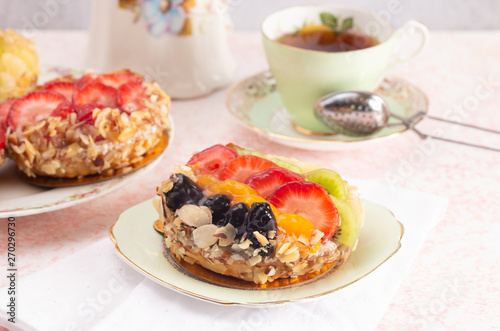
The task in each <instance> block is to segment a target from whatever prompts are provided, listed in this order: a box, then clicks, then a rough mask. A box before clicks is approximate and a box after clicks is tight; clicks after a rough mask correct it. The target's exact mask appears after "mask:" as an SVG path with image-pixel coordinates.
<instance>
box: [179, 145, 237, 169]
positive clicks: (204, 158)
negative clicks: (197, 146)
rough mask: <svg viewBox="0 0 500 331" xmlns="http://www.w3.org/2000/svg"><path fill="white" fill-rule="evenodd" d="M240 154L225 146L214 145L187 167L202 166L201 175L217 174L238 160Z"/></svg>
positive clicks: (193, 158)
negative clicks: (228, 164)
mask: <svg viewBox="0 0 500 331" xmlns="http://www.w3.org/2000/svg"><path fill="white" fill-rule="evenodd" d="M237 156H238V154H236V152H235V151H233V150H232V149H231V148H229V147H226V146H224V145H214V146H212V147H209V148H207V149H205V150H203V151H201V152H199V153H196V154H195V155H193V156H192V157H191V159H189V161H188V162H187V165H195V164H197V163H199V164H200V168H199V169H198V173H199V174H217V173H219V171H220V170H221V169H222V168H223V167H224V166H225V165H226V163H228V162H229V161H231V160H233V159H234V158H236V157H237Z"/></svg>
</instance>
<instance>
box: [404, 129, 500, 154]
mask: <svg viewBox="0 0 500 331" xmlns="http://www.w3.org/2000/svg"><path fill="white" fill-rule="evenodd" d="M411 129H412V130H413V131H414V132H415V133H417V134H418V135H419V136H420V138H422V139H426V138H432V139H437V140H441V141H446V142H449V143H454V144H460V145H465V146H469V147H476V148H482V149H486V150H489V151H494V152H500V149H499V148H494V147H488V146H483V145H476V144H471V143H468V142H465V141H459V140H453V139H448V138H443V137H438V136H433V135H430V134H426V133H422V132H420V131H419V130H417V129H415V128H411Z"/></svg>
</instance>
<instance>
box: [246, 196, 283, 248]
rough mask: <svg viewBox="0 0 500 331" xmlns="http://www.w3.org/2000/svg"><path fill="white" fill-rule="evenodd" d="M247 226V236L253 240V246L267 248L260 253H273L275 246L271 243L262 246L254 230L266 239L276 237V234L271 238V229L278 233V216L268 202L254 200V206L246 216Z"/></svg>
mask: <svg viewBox="0 0 500 331" xmlns="http://www.w3.org/2000/svg"><path fill="white" fill-rule="evenodd" d="M246 227H247V233H248V234H247V236H248V238H249V239H250V240H251V241H252V245H251V246H252V247H253V248H255V249H257V248H265V251H264V250H262V251H261V252H260V255H263V256H266V255H269V254H271V253H272V251H273V247H272V245H271V244H270V243H268V244H267V245H264V246H262V244H261V243H260V242H259V240H258V239H257V238H256V237H255V235H254V232H255V231H257V232H259V233H260V234H261V235H263V236H264V237H266V239H275V238H276V235H274V236H273V238H269V237H268V235H269V231H274V232H275V234H276V218H275V217H274V214H273V211H272V209H271V206H270V205H269V204H268V203H267V202H254V203H253V204H252V207H251V208H250V210H249V211H248V214H247V218H246Z"/></svg>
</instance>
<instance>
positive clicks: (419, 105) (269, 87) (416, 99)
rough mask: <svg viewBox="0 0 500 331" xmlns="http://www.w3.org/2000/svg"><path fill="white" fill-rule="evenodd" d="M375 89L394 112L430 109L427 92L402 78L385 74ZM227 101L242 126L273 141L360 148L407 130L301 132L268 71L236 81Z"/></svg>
mask: <svg viewBox="0 0 500 331" xmlns="http://www.w3.org/2000/svg"><path fill="white" fill-rule="evenodd" d="M375 92H376V93H378V94H379V95H381V96H382V97H383V98H384V99H385V101H386V102H387V103H388V104H389V107H390V109H391V112H393V113H394V114H397V115H400V116H402V117H411V116H413V115H415V114H416V113H418V112H427V108H428V100H427V97H426V96H425V94H424V93H423V92H422V91H421V90H419V89H418V88H417V87H415V86H413V85H412V84H410V83H408V82H406V81H404V80H402V79H400V78H397V77H386V78H384V80H383V81H382V83H381V84H380V86H379V87H378V88H377V90H376V91H375ZM226 105H227V108H228V109H229V112H230V113H231V114H233V115H234V116H235V118H236V119H237V120H238V122H239V123H240V124H242V125H243V126H245V127H247V128H250V129H252V130H253V131H255V132H257V133H259V134H261V135H263V136H264V137H266V138H267V139H269V140H271V141H273V142H276V143H279V144H283V145H286V146H290V147H295V148H301V149H308V150H317V151H334V150H347V149H353V148H361V147H365V146H368V145H371V144H372V143H376V142H382V141H385V140H387V139H390V138H394V137H396V136H398V135H399V134H401V133H403V132H405V131H406V130H407V128H406V127H405V126H404V125H401V126H393V127H387V128H383V129H382V130H380V131H378V132H375V133H373V134H371V135H368V136H364V137H348V136H344V135H341V134H338V135H314V134H304V133H300V132H298V131H296V130H295V129H294V128H293V124H292V121H291V119H290V116H289V114H288V112H287V110H286V108H285V107H284V106H283V104H282V101H281V98H280V96H279V94H278V91H277V89H276V80H275V79H274V77H273V76H272V74H271V72H269V71H264V72H261V73H258V74H256V75H254V76H251V77H248V78H246V79H244V80H242V81H240V82H238V83H236V84H235V85H234V86H233V87H232V88H231V89H230V91H229V93H228V96H227V100H226ZM311 111H312V110H311ZM389 123H397V120H395V119H390V120H389Z"/></svg>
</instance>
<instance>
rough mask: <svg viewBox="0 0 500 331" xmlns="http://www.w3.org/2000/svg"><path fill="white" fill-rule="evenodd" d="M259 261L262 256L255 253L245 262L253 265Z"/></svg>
mask: <svg viewBox="0 0 500 331" xmlns="http://www.w3.org/2000/svg"><path fill="white" fill-rule="evenodd" d="M260 261H262V256H260V255H257V256H253V257H251V258H249V259H248V260H247V264H248V265H250V266H252V267H253V266H254V265H256V264H257V263H259V262H260Z"/></svg>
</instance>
